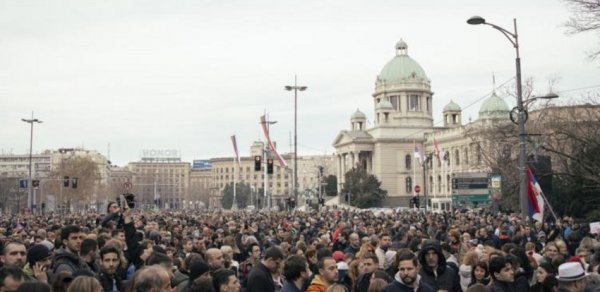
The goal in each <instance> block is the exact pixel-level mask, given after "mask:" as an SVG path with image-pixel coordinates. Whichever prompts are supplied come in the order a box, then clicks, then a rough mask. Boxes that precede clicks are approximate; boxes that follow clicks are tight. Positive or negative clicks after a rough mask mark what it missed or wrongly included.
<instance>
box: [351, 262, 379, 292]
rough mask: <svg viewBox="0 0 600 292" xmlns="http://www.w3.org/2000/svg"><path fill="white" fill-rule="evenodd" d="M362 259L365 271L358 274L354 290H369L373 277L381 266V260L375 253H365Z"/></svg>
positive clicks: (361, 291)
mask: <svg viewBox="0 0 600 292" xmlns="http://www.w3.org/2000/svg"><path fill="white" fill-rule="evenodd" d="M360 261H361V263H362V265H363V271H364V272H363V273H361V274H360V275H359V276H358V280H357V281H356V287H355V290H354V291H356V292H367V291H368V290H369V286H370V285H371V277H372V276H373V273H375V271H376V270H377V268H378V267H379V260H378V259H377V256H376V255H375V254H374V253H372V252H367V253H365V254H364V255H363V257H362V259H361V260H360Z"/></svg>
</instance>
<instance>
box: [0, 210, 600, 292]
mask: <svg viewBox="0 0 600 292" xmlns="http://www.w3.org/2000/svg"><path fill="white" fill-rule="evenodd" d="M0 219H1V223H0V241H1V242H2V253H1V256H0V260H1V262H2V267H1V268H0V292H2V291H54V292H63V291H69V292H71V291H106V292H109V291H186V292H187V291H190V292H191V291H204V292H238V291H244V292H276V291H277V292H303V291H307V292H380V291H385V292H397V291H419V292H420V291H425V292H427V291H447V292H459V291H494V292H496V291H515V292H516V291H518V292H526V291H532V292H537V291H570V292H583V291H586V292H587V291H600V275H598V269H599V266H600V244H599V243H598V234H595V232H590V228H589V225H588V224H584V223H583V222H577V221H576V220H574V219H572V218H569V217H564V218H560V219H559V220H557V221H552V222H546V223H540V222H530V221H529V219H528V218H521V217H520V216H519V215H509V214H502V213H498V214H490V213H487V212H486V211H484V210H482V211H477V212H456V213H442V214H434V213H425V212H422V211H413V210H405V211H399V210H388V211H387V212H375V213H374V212H372V211H368V210H354V211H351V210H342V209H325V210H321V211H312V212H301V211H286V212H266V211H265V212H260V211H254V212H247V211H235V212H233V211H222V212H199V211H189V212H169V211H144V212H141V211H136V210H133V209H129V208H128V207H127V206H122V207H121V206H120V205H119V204H117V203H116V202H112V203H110V204H109V206H108V208H107V212H106V214H95V213H86V214H70V215H61V216H59V215H52V214H47V215H3V216H2V217H1V218H0Z"/></svg>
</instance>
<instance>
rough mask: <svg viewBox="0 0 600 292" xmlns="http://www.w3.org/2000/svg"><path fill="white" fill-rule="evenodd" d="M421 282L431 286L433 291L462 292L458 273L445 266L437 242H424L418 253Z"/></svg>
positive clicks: (444, 260) (444, 259)
mask: <svg viewBox="0 0 600 292" xmlns="http://www.w3.org/2000/svg"><path fill="white" fill-rule="evenodd" d="M419 262H420V264H421V267H422V268H421V270H420V271H419V275H421V277H422V281H423V282H425V283H427V284H429V285H430V286H432V287H433V288H434V289H435V291H438V290H446V291H448V292H462V288H461V287H460V278H459V276H458V272H457V271H456V270H454V269H452V268H450V267H449V266H448V265H447V264H446V258H445V257H444V254H443V252H442V248H441V246H440V243H439V241H437V240H426V241H425V242H424V243H423V246H422V248H421V251H420V252H419Z"/></svg>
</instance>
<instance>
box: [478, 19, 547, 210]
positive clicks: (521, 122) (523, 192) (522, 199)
mask: <svg viewBox="0 0 600 292" xmlns="http://www.w3.org/2000/svg"><path fill="white" fill-rule="evenodd" d="M467 23H468V24H471V25H478V24H485V25H489V26H491V27H493V28H494V29H496V30H498V31H500V32H501V33H502V34H503V35H504V36H505V37H506V38H507V39H508V41H510V43H511V44H512V45H513V47H514V48H515V50H516V54H517V55H516V58H515V64H516V68H517V76H516V79H517V106H516V107H514V108H513V109H512V111H511V113H510V118H511V120H512V121H513V122H514V123H515V124H517V125H518V127H519V203H520V206H521V216H522V217H523V219H525V218H526V217H527V216H529V206H528V200H527V174H526V159H527V157H526V151H525V137H526V136H527V132H525V122H527V116H528V114H527V109H526V108H525V107H524V106H523V91H522V86H521V56H520V55H519V35H518V34H517V19H516V18H515V19H513V24H514V32H510V31H508V30H506V29H504V28H502V27H500V26H497V25H495V24H492V23H489V22H486V21H485V19H484V18H483V17H481V16H473V17H471V18H469V19H468V20H467ZM556 97H558V96H557V95H556V94H549V95H546V96H540V97H536V99H541V98H543V99H549V98H556ZM515 120H516V121H515Z"/></svg>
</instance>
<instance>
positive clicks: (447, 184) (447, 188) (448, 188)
mask: <svg viewBox="0 0 600 292" xmlns="http://www.w3.org/2000/svg"><path fill="white" fill-rule="evenodd" d="M450 180H451V178H450V175H449V174H448V175H446V190H447V191H448V193H450V186H451V185H452V184H451V181H450Z"/></svg>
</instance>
